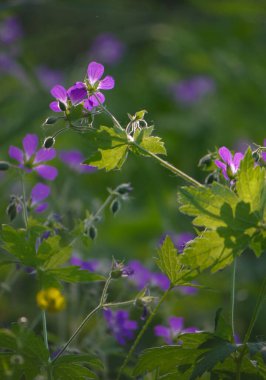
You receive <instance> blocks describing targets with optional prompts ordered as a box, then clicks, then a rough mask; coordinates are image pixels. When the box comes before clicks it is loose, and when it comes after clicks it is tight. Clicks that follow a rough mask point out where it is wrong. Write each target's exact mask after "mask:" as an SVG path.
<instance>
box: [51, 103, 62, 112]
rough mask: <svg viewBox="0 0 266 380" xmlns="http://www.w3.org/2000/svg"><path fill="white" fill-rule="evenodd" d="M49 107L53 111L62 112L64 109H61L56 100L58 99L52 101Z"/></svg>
mask: <svg viewBox="0 0 266 380" xmlns="http://www.w3.org/2000/svg"><path fill="white" fill-rule="evenodd" d="M49 107H50V109H51V110H52V111H54V112H62V110H61V109H60V107H59V104H58V102H56V101H54V102H51V103H50V104H49Z"/></svg>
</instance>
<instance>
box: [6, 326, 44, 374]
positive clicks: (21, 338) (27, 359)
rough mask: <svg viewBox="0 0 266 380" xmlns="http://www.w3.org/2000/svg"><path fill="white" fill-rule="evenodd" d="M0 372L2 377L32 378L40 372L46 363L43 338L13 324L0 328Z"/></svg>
mask: <svg viewBox="0 0 266 380" xmlns="http://www.w3.org/2000/svg"><path fill="white" fill-rule="evenodd" d="M0 347H1V353H0V374H1V375H2V378H8V377H7V375H8V374H10V375H11V376H12V379H14V380H20V379H21V377H22V376H23V375H24V376H25V380H32V379H33V378H34V377H35V376H37V375H39V374H41V373H42V371H43V370H44V368H45V367H46V365H47V363H48V358H49V352H48V350H47V349H46V347H45V346H44V344H43V340H42V339H41V338H40V337H38V336H37V335H35V334H34V332H33V331H31V330H29V329H27V328H25V327H23V326H20V325H19V324H14V325H13V326H12V329H11V330H8V329H1V330H0Z"/></svg>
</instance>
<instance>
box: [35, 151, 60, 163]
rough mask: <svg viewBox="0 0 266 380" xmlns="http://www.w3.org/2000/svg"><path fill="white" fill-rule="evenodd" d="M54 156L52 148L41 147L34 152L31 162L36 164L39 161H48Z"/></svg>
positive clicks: (54, 152)
mask: <svg viewBox="0 0 266 380" xmlns="http://www.w3.org/2000/svg"><path fill="white" fill-rule="evenodd" d="M55 156H56V150H55V149H54V148H50V149H45V148H41V149H40V150H38V151H37V152H36V155H35V158H34V161H33V164H38V163H39V162H44V161H50V160H52V159H53V158H55Z"/></svg>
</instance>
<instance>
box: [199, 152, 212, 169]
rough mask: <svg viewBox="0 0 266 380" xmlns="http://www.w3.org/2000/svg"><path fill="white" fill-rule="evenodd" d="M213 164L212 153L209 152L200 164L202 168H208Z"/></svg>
mask: <svg viewBox="0 0 266 380" xmlns="http://www.w3.org/2000/svg"><path fill="white" fill-rule="evenodd" d="M211 164H212V155H211V154H210V153H208V154H206V155H205V156H203V157H202V158H201V159H200V160H199V163H198V166H199V167H200V168H204V169H206V168H208V167H210V166H211Z"/></svg>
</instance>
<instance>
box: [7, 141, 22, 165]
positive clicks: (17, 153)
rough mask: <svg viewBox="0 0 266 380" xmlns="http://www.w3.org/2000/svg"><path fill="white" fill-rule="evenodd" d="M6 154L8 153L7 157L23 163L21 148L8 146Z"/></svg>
mask: <svg viewBox="0 0 266 380" xmlns="http://www.w3.org/2000/svg"><path fill="white" fill-rule="evenodd" d="M8 154H9V157H11V158H13V159H14V160H16V161H18V162H19V163H20V164H22V163H23V152H22V150H21V149H19V148H17V147H16V146H13V145H11V146H10V147H9V150H8Z"/></svg>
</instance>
